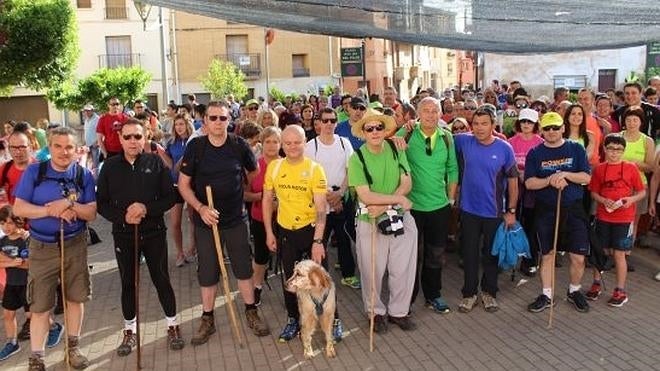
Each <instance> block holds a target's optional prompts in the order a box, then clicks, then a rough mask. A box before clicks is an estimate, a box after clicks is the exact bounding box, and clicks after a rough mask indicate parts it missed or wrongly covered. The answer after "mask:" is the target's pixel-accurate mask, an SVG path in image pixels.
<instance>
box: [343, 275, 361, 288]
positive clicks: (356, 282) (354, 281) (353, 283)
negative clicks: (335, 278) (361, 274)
mask: <svg viewBox="0 0 660 371" xmlns="http://www.w3.org/2000/svg"><path fill="white" fill-rule="evenodd" d="M341 284H342V285H344V286H348V287H350V288H352V289H359V288H360V287H361V286H360V279H359V278H357V277H355V276H350V277H346V278H342V279H341Z"/></svg>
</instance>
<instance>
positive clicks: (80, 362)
mask: <svg viewBox="0 0 660 371" xmlns="http://www.w3.org/2000/svg"><path fill="white" fill-rule="evenodd" d="M68 348H69V365H70V366H71V367H73V368H74V369H76V370H82V369H85V368H87V367H89V360H88V359H87V357H85V356H84V355H83V354H82V353H81V352H80V347H79V346H78V340H69V344H68Z"/></svg>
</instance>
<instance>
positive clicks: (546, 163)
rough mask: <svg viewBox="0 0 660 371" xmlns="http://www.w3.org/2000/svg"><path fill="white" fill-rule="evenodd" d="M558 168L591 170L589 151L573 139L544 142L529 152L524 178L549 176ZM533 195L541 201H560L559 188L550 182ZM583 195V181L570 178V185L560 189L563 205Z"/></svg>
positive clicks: (571, 170)
mask: <svg viewBox="0 0 660 371" xmlns="http://www.w3.org/2000/svg"><path fill="white" fill-rule="evenodd" d="M559 171H568V172H571V173H579V172H585V173H587V174H591V167H590V166H589V161H588V160H587V151H585V149H584V147H582V145H581V144H579V143H577V142H573V141H570V140H566V141H564V144H562V145H561V146H559V147H556V148H550V147H548V146H545V145H543V144H541V145H538V146H536V147H534V148H532V149H531V150H530V151H529V153H527V158H526V160H525V180H527V179H528V178H532V177H537V178H547V177H549V176H550V175H552V174H553V173H556V172H559ZM534 195H535V196H534V197H535V199H536V201H537V202H540V203H542V204H545V205H556V204H557V188H555V187H552V186H548V187H545V188H542V189H539V190H536V191H535V192H534ZM583 195H584V187H583V185H582V184H576V183H572V182H568V187H566V188H564V190H563V191H562V192H561V203H562V205H570V204H572V203H574V202H576V201H578V200H582V197H583Z"/></svg>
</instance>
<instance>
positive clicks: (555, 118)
mask: <svg viewBox="0 0 660 371" xmlns="http://www.w3.org/2000/svg"><path fill="white" fill-rule="evenodd" d="M553 125H554V126H562V125H564V119H562V118H561V115H560V114H558V113H557V112H548V113H546V114H545V115H543V117H541V125H540V126H541V128H544V127H546V126H553Z"/></svg>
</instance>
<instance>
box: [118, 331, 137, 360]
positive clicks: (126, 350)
mask: <svg viewBox="0 0 660 371" xmlns="http://www.w3.org/2000/svg"><path fill="white" fill-rule="evenodd" d="M136 345H137V337H136V336H135V334H134V333H133V331H132V330H124V340H122V341H121V344H120V345H119V346H118V347H117V355H118V356H120V357H126V356H127V355H129V354H131V352H132V351H133V348H135V346H136Z"/></svg>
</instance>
